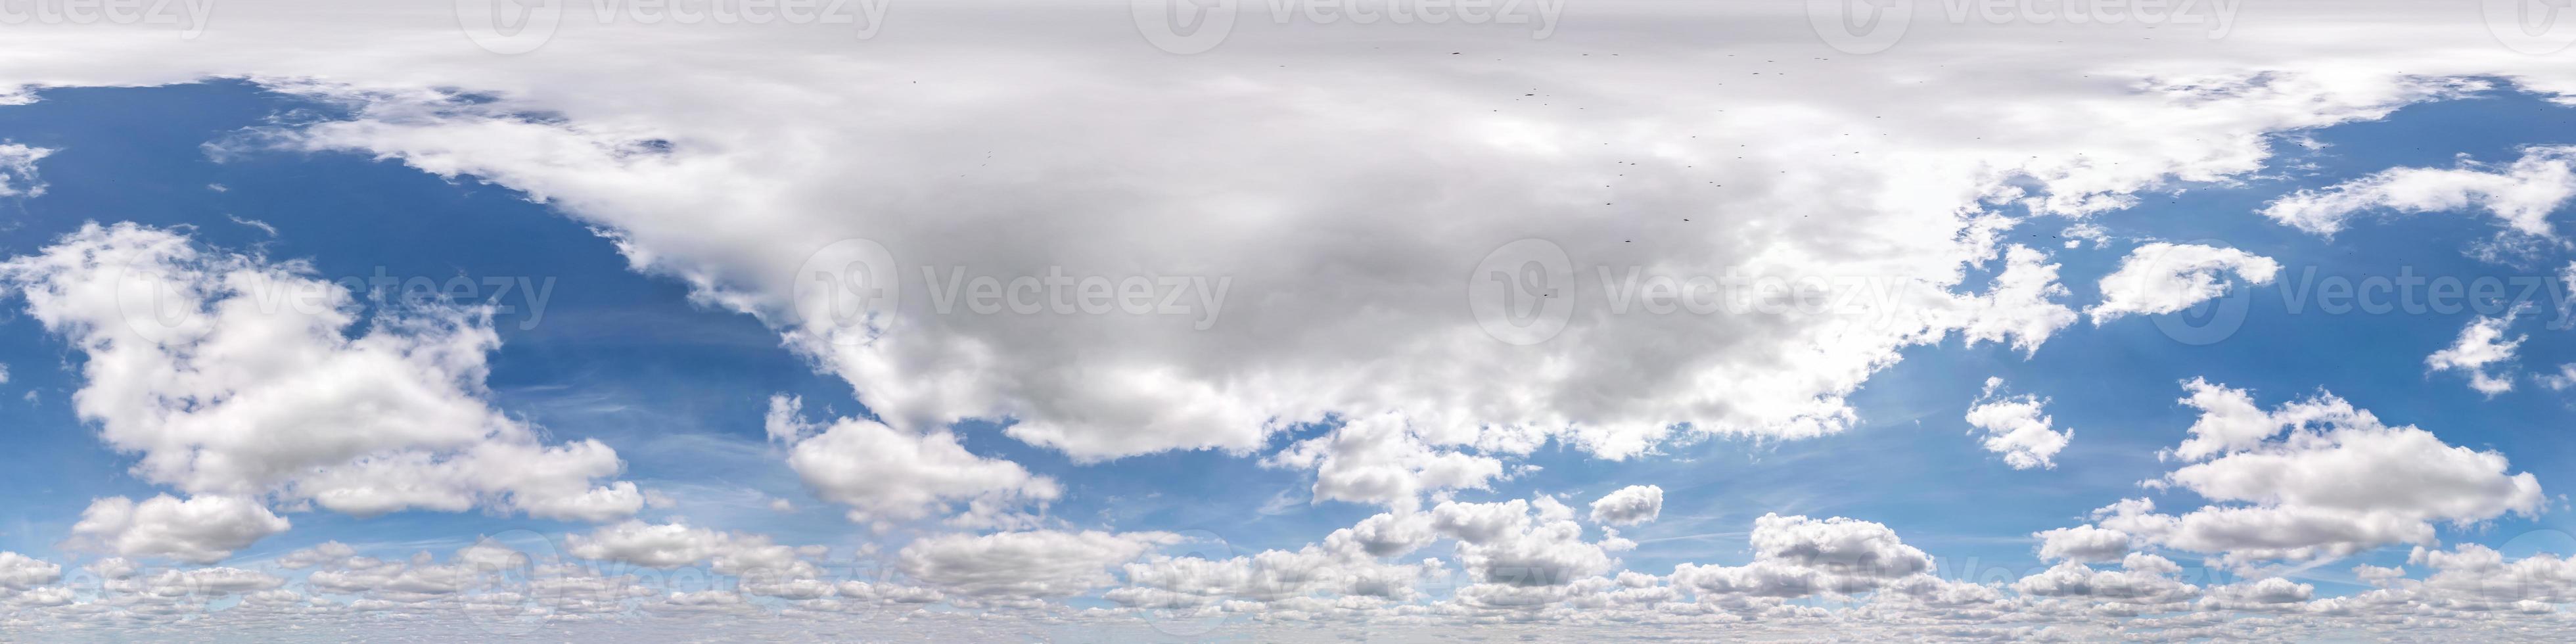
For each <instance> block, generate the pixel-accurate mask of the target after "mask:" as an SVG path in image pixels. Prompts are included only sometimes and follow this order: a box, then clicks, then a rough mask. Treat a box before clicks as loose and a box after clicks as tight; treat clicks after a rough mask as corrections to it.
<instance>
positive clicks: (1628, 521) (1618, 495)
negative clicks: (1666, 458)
mask: <svg viewBox="0 0 2576 644" xmlns="http://www.w3.org/2000/svg"><path fill="white" fill-rule="evenodd" d="M1663 512H1664V488H1663V487H1662V486H1657V485H1631V486H1628V487H1623V488H1619V489H1618V491H1614V492H1611V493H1609V494H1604V495H1601V498H1599V499H1594V500H1593V501H1592V522H1593V523H1600V524H1606V525H1636V524H1640V523H1645V522H1648V521H1653V520H1655V516H1656V515H1659V514H1663Z"/></svg>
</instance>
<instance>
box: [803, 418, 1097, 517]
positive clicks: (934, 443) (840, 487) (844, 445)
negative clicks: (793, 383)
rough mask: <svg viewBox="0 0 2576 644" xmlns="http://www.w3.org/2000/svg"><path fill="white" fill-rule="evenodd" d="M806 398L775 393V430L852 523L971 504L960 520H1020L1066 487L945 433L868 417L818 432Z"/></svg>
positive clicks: (817, 491)
mask: <svg viewBox="0 0 2576 644" xmlns="http://www.w3.org/2000/svg"><path fill="white" fill-rule="evenodd" d="M801 408H802V401H800V400H799V399H797V398H794V397H788V396H772V397H771V398H770V399H769V420H768V431H769V436H770V438H771V439H773V440H779V441H785V442H787V443H789V448H788V455H787V466H788V467H789V468H790V469H793V470H795V471H796V474H797V476H799V477H801V478H803V479H804V481H805V485H806V486H807V487H809V488H812V489H813V490H814V495H815V496H818V497H822V499H823V500H825V501H830V502H833V503H840V504H843V505H847V506H850V511H849V518H850V520H851V521H856V522H862V523H868V522H878V521H901V520H909V519H918V518H921V517H924V516H928V515H930V514H932V513H933V512H936V511H941V510H942V509H944V508H946V507H948V506H949V505H950V504H951V503H953V502H958V501H964V502H966V503H967V506H968V507H967V510H966V512H965V514H963V515H960V516H958V517H955V519H956V521H957V522H959V523H960V524H961V525H980V526H991V525H1001V524H1012V523H1020V522H1022V520H1021V519H1018V518H1015V517H1016V516H1017V515H1015V514H1014V512H1015V510H1016V508H1018V507H1019V506H1020V505H1022V504H1026V503H1032V502H1035V503H1041V504H1043V503H1045V502H1047V501H1051V500H1054V499H1055V498H1056V496H1057V495H1059V494H1061V493H1062V489H1063V488H1061V487H1060V486H1058V485H1057V484H1056V482H1055V479H1051V478H1047V477H1043V476H1037V475H1033V474H1030V473H1029V471H1028V470H1027V469H1026V468H1022V467H1020V465H1019V464H1018V463H1013V462H1010V461H1005V460H999V459H989V458H984V457H980V456H976V455H974V454H973V453H970V452H967V451H966V448H965V447H964V446H962V445H959V444H958V443H957V437H956V436H955V435H952V434H950V433H948V432H946V431H936V432H932V433H930V434H928V435H915V434H910V433H906V432H904V431H901V430H897V429H894V428H891V427H887V426H885V425H884V424H882V423H878V422H875V421H871V420H867V419H863V418H843V419H840V420H839V421H836V422H834V423H832V425H831V426H830V427H828V428H823V429H821V430H820V432H819V433H817V431H816V429H815V427H814V426H813V425H811V424H808V423H806V422H805V421H804V420H803V419H802V417H801V416H800V410H801Z"/></svg>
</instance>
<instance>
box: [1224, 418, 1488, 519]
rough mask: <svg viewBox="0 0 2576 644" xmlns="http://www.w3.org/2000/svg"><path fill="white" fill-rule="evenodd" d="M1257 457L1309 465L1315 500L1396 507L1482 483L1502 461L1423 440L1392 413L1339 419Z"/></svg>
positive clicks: (1280, 463) (1266, 461)
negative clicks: (1322, 431) (1323, 431)
mask: <svg viewBox="0 0 2576 644" xmlns="http://www.w3.org/2000/svg"><path fill="white" fill-rule="evenodd" d="M1262 463H1263V464H1264V465H1270V466H1273V467H1291V468H1299V469H1310V468H1311V469H1313V470H1315V485H1314V488H1313V493H1314V498H1315V499H1317V500H1339V501H1351V502H1355V503H1373V504H1378V505H1384V506H1387V507H1390V508H1396V509H1402V510H1413V509H1416V508H1418V507H1420V504H1421V500H1422V494H1423V493H1424V492H1431V491H1444V490H1453V489H1461V488H1475V489H1483V488H1485V487H1486V486H1487V483H1488V482H1490V481H1493V480H1495V479H1497V478H1501V477H1503V463H1502V461H1500V460H1497V459H1494V458H1493V457H1489V456H1482V455H1476V454H1469V453H1465V452H1461V451H1458V450H1453V449H1435V448H1433V447H1431V446H1429V445H1425V444H1424V443H1423V442H1422V439H1421V438H1420V437H1418V436H1416V435H1415V434H1414V433H1413V429H1412V427H1411V426H1410V425H1409V424H1407V423H1406V421H1405V419H1404V417H1403V416H1400V415H1396V414H1381V415H1377V416H1371V417H1367V418H1361V419H1357V420H1352V421H1350V422H1346V423H1343V424H1342V426H1340V427H1337V428H1334V430H1333V432H1332V433H1331V434H1329V435H1326V436H1321V437H1317V438H1310V439H1306V440H1303V441H1298V442H1297V443H1296V444H1293V445H1290V446H1289V447H1288V448H1287V449H1284V450H1280V452H1279V453H1277V454H1273V455H1271V456H1270V457H1269V458H1266V459H1263V460H1262Z"/></svg>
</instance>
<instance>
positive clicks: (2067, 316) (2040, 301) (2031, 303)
mask: <svg viewBox="0 0 2576 644" xmlns="http://www.w3.org/2000/svg"><path fill="white" fill-rule="evenodd" d="M2048 259H2049V258H2048V254H2047V253H2043V252H2040V251H2036V250H2031V249H2030V248H2029V247H2026V246H2021V245H2014V246H2011V247H2009V248H2007V249H2005V252H2004V270H2003V272H2002V273H1999V274H1997V275H1995V280H1994V284H1993V285H1992V286H1990V287H1989V288H1988V290H1987V292H1986V294H1984V295H1981V296H1978V297H1976V298H1974V300H1973V301H1974V302H1975V304H1974V305H1973V306H1974V310H1975V313H1974V314H1973V315H1971V316H1969V320H1968V322H1967V323H1966V324H1964V325H1963V326H1962V327H1961V328H1960V329H1959V335H1960V337H1963V338H1966V339H1967V342H1968V343H1970V344H1974V343H1977V342H2003V341H2004V340H2005V339H2006V338H2010V339H2011V340H2012V346H2013V348H2015V349H2020V350H2021V351H2022V353H2023V354H2025V355H2027V354H2030V353H2035V352H2037V351H2039V345H2040V344H2041V343H2043V342H2047V341H2048V336H2050V335H2053V334H2055V333H2057V331H2058V330H2059V329H2064V328H2066V327H2067V325H2071V324H2074V323H2075V317H2076V315H2075V310H2074V309H2070V308H2067V307H2066V305H2065V304H2060V303H2058V301H2057V300H2059V299H2063V298H2065V297H2066V295H2067V293H2068V292H2067V290H2066V286H2064V285H2062V284H2058V283H2057V265H2056V264H2046V263H2043V262H2046V261H2048Z"/></svg>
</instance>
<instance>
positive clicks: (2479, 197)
mask: <svg viewBox="0 0 2576 644" xmlns="http://www.w3.org/2000/svg"><path fill="white" fill-rule="evenodd" d="M2571 160H2576V146H2563V145H2559V146H2533V147H2528V148H2523V150H2522V157H2521V158H2519V159H2515V160H2514V161H2513V162H2512V163H2509V164H2503V165H2497V164H2490V163H2480V162H2477V161H2474V160H2471V159H2468V158H2466V157H2465V156H2463V157H2462V158H2461V159H2460V162H2459V165H2458V166H2456V167H2453V168H2449V169H2438V168H2391V169H2387V170H2382V171H2379V172H2377V173H2374V174H2371V175H2370V176H2367V177H2362V178H2360V179H2354V180H2352V181H2347V182H2344V183H2340V184H2336V185H2333V186H2328V187H2326V188H2324V189H2320V190H2306V189H2302V190H2299V191H2298V192H2296V193H2292V194H2290V195H2288V196H2285V197H2282V198H2280V199H2276V200H2274V201H2273V202H2272V203H2270V204H2266V205H2265V206H2264V207H2263V216H2265V217H2270V218H2271V219H2272V220H2273V221H2276V222H2280V223H2281V224H2283V225H2287V226H2291V227H2294V228H2297V229H2299V230H2304V231H2307V232H2310V233H2315V234H2319V235H2333V234H2334V233H2336V232H2338V231H2341V230H2343V229H2344V228H2345V227H2346V226H2347V225H2349V223H2348V222H2349V221H2350V220H2351V219H2352V218H2353V216H2355V215H2357V214H2360V213H2363V212H2368V211H2372V210H2386V211H2390V212H2399V213H2424V212H2446V211H2454V210H2466V209H2471V208H2475V209H2479V210H2484V211H2486V213H2487V214H2489V215H2492V216H2494V217H2495V218H2496V219H2497V220H2498V221H2497V223H2499V224H2501V225H2503V226H2504V227H2505V228H2506V229H2507V230H2508V231H2510V232H2512V233H2516V234H2521V235H2529V236H2533V237H2542V238H2554V237H2557V232H2556V231H2555V230H2554V229H2553V228H2552V227H2551V226H2550V224H2549V214H2550V213H2552V212H2556V211H2557V210H2558V209H2559V208H2560V207H2561V206H2564V205H2566V203H2567V200H2568V199H2569V198H2570V197H2576V170H2571V168H2570V166H2569V163H2570V161H2571Z"/></svg>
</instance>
